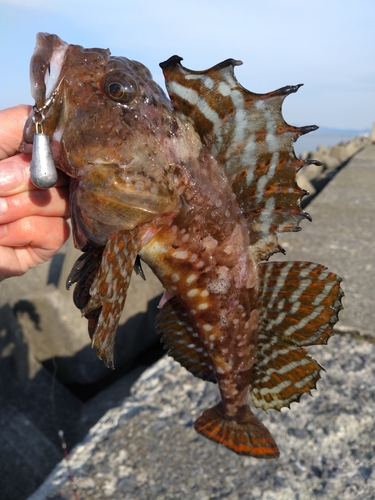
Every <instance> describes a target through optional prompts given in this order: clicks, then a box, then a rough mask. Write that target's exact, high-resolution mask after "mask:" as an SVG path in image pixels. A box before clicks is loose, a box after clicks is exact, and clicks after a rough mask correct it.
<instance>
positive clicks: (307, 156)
mask: <svg viewBox="0 0 375 500" xmlns="http://www.w3.org/2000/svg"><path fill="white" fill-rule="evenodd" d="M372 135H374V137H372ZM372 135H371V137H370V136H358V137H354V138H353V139H351V140H349V141H346V142H340V143H339V144H337V145H335V146H331V147H327V146H324V145H320V146H318V148H317V149H316V151H310V152H304V153H302V154H301V155H300V158H301V159H302V160H318V161H320V162H321V163H322V164H321V165H315V164H310V165H306V166H305V167H303V168H302V169H301V170H300V171H299V172H298V175H297V182H298V185H299V186H300V187H301V188H302V189H305V190H306V191H308V193H309V194H308V195H307V196H306V197H305V198H304V199H303V200H302V206H303V207H305V206H306V205H308V203H310V202H311V200H312V199H313V198H314V197H315V196H316V195H317V194H318V193H319V192H320V191H321V190H322V189H323V188H324V187H325V186H326V185H327V184H328V182H329V181H330V180H331V179H333V177H334V176H335V175H336V174H337V172H339V170H340V169H341V168H342V167H343V166H344V165H345V164H346V163H347V162H348V160H350V158H352V157H353V156H354V155H355V154H356V153H358V151H360V150H361V149H363V148H365V147H366V146H368V145H370V144H371V143H372V142H375V129H374V132H373V134H372Z"/></svg>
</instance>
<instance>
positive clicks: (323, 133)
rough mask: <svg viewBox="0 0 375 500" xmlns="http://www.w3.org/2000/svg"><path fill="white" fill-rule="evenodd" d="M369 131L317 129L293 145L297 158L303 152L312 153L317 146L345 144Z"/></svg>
mask: <svg viewBox="0 0 375 500" xmlns="http://www.w3.org/2000/svg"><path fill="white" fill-rule="evenodd" d="M368 134H370V130H348V131H346V130H340V131H335V130H333V131H331V130H329V129H328V130H324V129H318V130H317V131H316V132H310V133H309V134H306V135H303V136H301V137H300V138H299V139H298V140H297V141H296V142H295V144H294V149H295V152H296V154H297V156H299V155H300V154H301V153H303V152H305V151H306V152H312V151H315V150H316V149H317V147H318V146H320V145H321V144H323V145H324V146H327V147H329V146H336V145H337V144H339V143H340V142H347V141H350V140H352V139H354V138H355V137H358V136H363V135H368Z"/></svg>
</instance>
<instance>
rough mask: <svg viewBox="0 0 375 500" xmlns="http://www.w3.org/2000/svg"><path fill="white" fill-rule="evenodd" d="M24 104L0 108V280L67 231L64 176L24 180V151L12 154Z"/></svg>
mask: <svg viewBox="0 0 375 500" xmlns="http://www.w3.org/2000/svg"><path fill="white" fill-rule="evenodd" d="M30 110H31V108H30V106H26V105H21V106H16V107H14V108H8V109H5V110H2V111H0V281H1V280H3V279H5V278H9V277H10V276H20V275H22V274H24V273H25V272H26V271H28V270H29V269H31V268H32V267H35V266H37V265H38V264H41V263H42V262H45V261H47V260H49V259H50V258H51V257H52V256H53V255H54V254H55V253H56V252H57V251H58V250H59V249H60V247H61V246H62V245H63V243H64V242H65V241H66V240H67V238H68V236H69V232H70V229H69V225H68V223H67V221H66V219H67V218H68V217H69V202H68V200H69V180H68V177H67V176H66V175H65V174H63V173H62V172H60V171H59V179H58V181H57V183H56V185H55V187H53V188H51V189H47V190H44V189H38V188H36V187H35V186H34V185H33V184H32V183H31V181H30V155H28V154H17V151H18V148H19V146H20V144H21V140H22V132H23V126H24V124H25V121H26V118H27V117H28V115H29V113H30Z"/></svg>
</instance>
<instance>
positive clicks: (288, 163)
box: [160, 56, 317, 262]
mask: <svg viewBox="0 0 375 500" xmlns="http://www.w3.org/2000/svg"><path fill="white" fill-rule="evenodd" d="M181 60H182V59H181V57H178V56H173V57H171V58H170V59H168V60H167V61H165V62H164V63H161V64H160V66H161V68H162V69H163V72H164V76H165V79H166V87H167V90H168V93H169V95H170V98H171V100H172V103H173V106H174V109H175V110H176V113H177V115H178V116H179V117H180V118H181V119H183V120H185V121H186V120H188V121H190V122H191V123H192V124H193V126H194V128H195V130H196V131H197V133H198V134H199V136H200V138H201V140H202V143H203V144H204V145H205V146H206V147H207V148H208V149H209V151H210V152H211V154H212V155H213V156H214V157H215V158H216V160H217V162H218V164H219V165H220V166H221V167H222V168H223V169H224V170H225V172H226V175H227V177H228V179H229V182H230V183H231V186H232V189H233V191H234V193H235V195H236V198H237V201H238V203H239V205H240V207H241V209H242V212H243V213H244V215H245V217H246V219H247V221H248V227H249V233H250V242H251V244H250V249H251V251H252V254H253V256H254V259H255V261H256V262H259V261H260V260H264V259H268V258H269V256H270V255H272V254H273V253H275V252H278V251H283V249H282V248H281V247H280V246H279V244H278V241H277V233H279V232H283V231H298V230H299V229H300V228H299V223H300V221H301V220H302V219H303V218H308V219H309V218H310V216H309V215H308V214H307V213H306V212H304V211H302V210H301V206H300V200H301V198H302V197H303V196H304V194H306V193H305V192H304V191H303V190H301V189H300V188H299V187H298V185H297V183H296V173H297V172H298V170H299V169H300V168H301V167H302V166H303V165H304V164H305V163H304V162H303V161H301V160H298V159H297V157H296V155H295V152H294V148H293V143H294V142H295V141H296V140H297V139H298V137H299V136H300V135H303V134H306V133H307V132H310V131H312V130H316V129H317V127H316V126H315V125H312V126H308V127H300V128H297V127H293V126H291V125H288V124H287V123H286V122H285V120H284V119H283V116H282V113H281V106H282V102H283V100H284V99H285V97H286V96H287V95H289V94H291V93H293V92H296V91H297V90H298V89H299V87H300V86H301V85H295V86H287V87H283V88H280V89H278V90H275V91H274V92H269V93H267V94H255V93H253V92H250V91H248V90H246V89H245V88H243V87H242V86H241V85H240V84H239V83H238V82H237V79H236V77H235V75H234V66H237V65H239V64H242V63H241V61H236V60H234V59H227V60H226V61H223V62H222V63H220V64H217V65H216V66H213V67H212V68H210V69H208V70H206V71H191V70H189V69H187V68H185V67H183V66H182V65H181Z"/></svg>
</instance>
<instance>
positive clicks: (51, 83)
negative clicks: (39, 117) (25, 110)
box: [30, 33, 69, 107]
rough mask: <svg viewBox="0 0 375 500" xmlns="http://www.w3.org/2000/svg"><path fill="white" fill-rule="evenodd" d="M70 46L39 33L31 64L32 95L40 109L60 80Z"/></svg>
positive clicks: (53, 37)
mask: <svg viewBox="0 0 375 500" xmlns="http://www.w3.org/2000/svg"><path fill="white" fill-rule="evenodd" d="M68 47H69V44H67V43H66V42H64V41H63V40H61V38H59V37H58V36H57V35H50V34H49V33H38V34H37V36H36V46H35V49H34V54H33V56H32V58H31V62H30V83H31V95H32V96H33V98H34V100H35V103H36V105H37V106H38V107H40V105H41V104H43V102H44V101H45V100H46V99H48V97H50V95H51V93H52V91H53V89H54V88H55V87H56V84H57V82H58V80H59V77H60V73H61V69H62V66H63V63H64V59H65V54H66V51H67V50H68Z"/></svg>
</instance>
